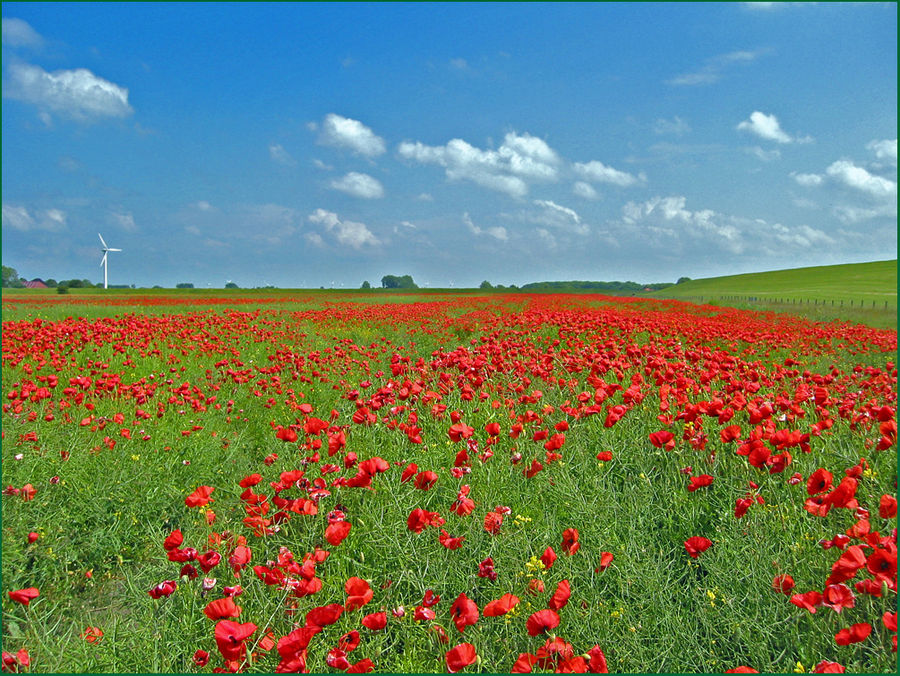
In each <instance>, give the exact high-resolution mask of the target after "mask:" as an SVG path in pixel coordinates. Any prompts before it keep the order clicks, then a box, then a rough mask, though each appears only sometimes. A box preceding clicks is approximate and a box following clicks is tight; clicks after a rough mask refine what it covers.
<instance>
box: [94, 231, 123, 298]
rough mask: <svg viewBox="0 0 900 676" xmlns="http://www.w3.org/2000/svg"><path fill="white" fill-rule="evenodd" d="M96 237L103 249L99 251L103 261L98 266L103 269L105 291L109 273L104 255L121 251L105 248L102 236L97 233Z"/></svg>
mask: <svg viewBox="0 0 900 676" xmlns="http://www.w3.org/2000/svg"><path fill="white" fill-rule="evenodd" d="M97 237H99V238H100V243H101V244H102V245H103V249H101V250H102V251H103V260H101V261H100V265H101V267H102V268H103V288H104V289H106V288H108V287H109V284H108V279H109V277H108V274H107V273H108V272H109V263H108V262H107V260H106V255H107V254H108V253H109V252H110V251H121V249H111V248H109V247H108V246H106V242H104V241H103V235H101V234H100V233H99V232H98V233H97Z"/></svg>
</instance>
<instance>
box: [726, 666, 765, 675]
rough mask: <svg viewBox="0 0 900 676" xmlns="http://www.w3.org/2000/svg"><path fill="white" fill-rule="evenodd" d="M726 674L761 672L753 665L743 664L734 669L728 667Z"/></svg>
mask: <svg viewBox="0 0 900 676" xmlns="http://www.w3.org/2000/svg"><path fill="white" fill-rule="evenodd" d="M725 673H726V674H758V673H759V672H758V671H757V670H756V669H754V668H753V667H745V666H743V665H741V666H739V667H735V668H734V669H726V670H725Z"/></svg>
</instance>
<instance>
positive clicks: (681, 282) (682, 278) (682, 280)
mask: <svg viewBox="0 0 900 676" xmlns="http://www.w3.org/2000/svg"><path fill="white" fill-rule="evenodd" d="M690 281H691V278H690V277H679V278H678V281H677V282H675V283H676V284H684V283H685V282H690Z"/></svg>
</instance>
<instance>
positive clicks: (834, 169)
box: [825, 160, 897, 198]
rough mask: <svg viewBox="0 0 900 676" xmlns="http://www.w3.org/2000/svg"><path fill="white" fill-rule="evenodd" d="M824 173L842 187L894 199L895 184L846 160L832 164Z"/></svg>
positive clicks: (895, 192) (895, 193)
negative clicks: (841, 184) (838, 182)
mask: <svg viewBox="0 0 900 676" xmlns="http://www.w3.org/2000/svg"><path fill="white" fill-rule="evenodd" d="M825 173H827V174H828V175H829V176H831V177H832V178H834V179H837V180H838V181H840V182H841V183H843V184H844V185H846V186H848V187H850V188H853V189H855V190H859V191H861V192H864V193H867V194H869V195H871V196H872V197H878V198H895V197H896V195H897V184H896V182H894V181H890V180H888V179H886V178H882V177H881V176H875V175H873V174H870V173H869V172H868V171H867V170H865V169H863V168H862V167H857V166H856V165H855V164H853V163H852V162H849V161H847V160H838V161H837V162H833V163H832V164H831V166H829V167H828V169H826V170H825Z"/></svg>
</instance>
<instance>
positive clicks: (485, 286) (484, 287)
mask: <svg viewBox="0 0 900 676" xmlns="http://www.w3.org/2000/svg"><path fill="white" fill-rule="evenodd" d="M478 288H479V289H482V290H483V291H487V290H488V289H493V288H494V286H493V284H491V283H490V282H489V281H488V280H484V281H483V282H482V283H481V285H480V286H479V287H478Z"/></svg>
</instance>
